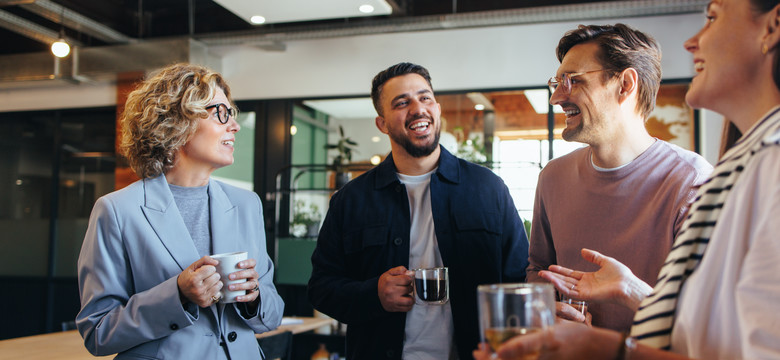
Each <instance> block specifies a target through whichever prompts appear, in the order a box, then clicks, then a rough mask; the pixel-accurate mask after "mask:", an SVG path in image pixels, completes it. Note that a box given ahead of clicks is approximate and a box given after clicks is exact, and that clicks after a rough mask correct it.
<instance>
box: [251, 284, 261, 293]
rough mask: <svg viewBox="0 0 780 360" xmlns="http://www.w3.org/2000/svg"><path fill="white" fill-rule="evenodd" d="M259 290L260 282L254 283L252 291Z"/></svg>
mask: <svg viewBox="0 0 780 360" xmlns="http://www.w3.org/2000/svg"><path fill="white" fill-rule="evenodd" d="M259 290H260V284H255V287H254V289H252V292H255V291H259Z"/></svg>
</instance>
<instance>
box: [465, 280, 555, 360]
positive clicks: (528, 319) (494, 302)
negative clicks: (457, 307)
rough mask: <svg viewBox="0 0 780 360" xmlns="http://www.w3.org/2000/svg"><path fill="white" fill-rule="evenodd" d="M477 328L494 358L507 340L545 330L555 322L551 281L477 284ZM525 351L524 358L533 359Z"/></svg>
mask: <svg viewBox="0 0 780 360" xmlns="http://www.w3.org/2000/svg"><path fill="white" fill-rule="evenodd" d="M477 302H478V306H479V330H480V333H481V335H482V342H483V343H487V344H488V345H489V346H488V347H489V350H490V353H491V355H492V357H493V358H497V356H496V349H498V347H499V346H501V344H503V343H504V342H506V341H507V340H509V339H511V338H513V337H515V336H520V335H525V334H531V333H535V332H539V331H542V330H545V329H546V328H548V327H550V326H552V325H553V323H554V322H555V289H554V288H553V286H552V285H551V284H530V283H529V284H493V285H480V286H478V287H477ZM538 355H539V354H527V355H525V356H523V358H522V359H523V360H530V359H536V358H537V357H538Z"/></svg>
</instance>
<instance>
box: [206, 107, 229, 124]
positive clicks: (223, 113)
mask: <svg viewBox="0 0 780 360" xmlns="http://www.w3.org/2000/svg"><path fill="white" fill-rule="evenodd" d="M211 108H217V120H219V122H220V124H227V122H228V121H229V120H230V118H231V117H233V118H235V117H236V109H233V108H229V107H227V105H225V104H222V103H219V104H214V105H209V106H206V110H208V109H211Z"/></svg>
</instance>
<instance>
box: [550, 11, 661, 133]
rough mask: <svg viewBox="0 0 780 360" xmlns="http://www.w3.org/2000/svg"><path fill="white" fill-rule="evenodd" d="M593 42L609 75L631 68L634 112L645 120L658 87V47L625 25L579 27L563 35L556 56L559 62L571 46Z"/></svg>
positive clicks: (647, 37)
mask: <svg viewBox="0 0 780 360" xmlns="http://www.w3.org/2000/svg"><path fill="white" fill-rule="evenodd" d="M590 42H592V43H595V44H597V45H598V46H599V48H600V49H601V51H600V54H599V62H601V64H602V66H604V69H606V70H607V71H606V73H607V74H608V75H609V76H615V75H616V74H618V73H620V72H621V71H623V70H625V69H628V68H634V69H635V70H636V72H637V74H638V75H639V98H638V101H637V109H636V110H637V111H638V112H639V113H640V114H641V115H642V116H643V117H644V119H645V120H647V118H648V117H649V116H650V112H652V111H653V108H654V107H655V97H656V95H657V94H658V88H659V87H660V86H661V48H660V47H659V46H658V43H657V42H656V41H655V39H653V37H651V36H650V35H647V34H645V33H643V32H641V31H639V30H636V29H632V28H630V27H628V26H626V25H625V24H615V25H587V26H586V25H580V26H578V27H577V29H575V30H571V31H569V32H567V33H566V34H565V35H563V38H561V40H560V41H559V42H558V48H557V49H556V54H557V56H558V61H563V58H564V56H566V53H568V52H569V50H571V48H573V47H574V46H575V45H579V44H583V43H590Z"/></svg>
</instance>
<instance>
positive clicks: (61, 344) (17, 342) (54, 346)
mask: <svg viewBox="0 0 780 360" xmlns="http://www.w3.org/2000/svg"><path fill="white" fill-rule="evenodd" d="M113 357H114V355H110V356H99V357H95V356H92V354H90V353H89V351H87V348H85V347H84V340H82V339H81V335H79V332H78V331H77V330H71V331H63V332H56V333H51V334H43V335H34V336H25V337H20V338H15V339H8V340H2V341H0V359H2V360H11V359H25V360H51V359H57V360H88V359H112V358H113Z"/></svg>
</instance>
